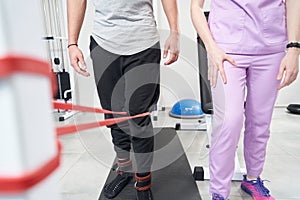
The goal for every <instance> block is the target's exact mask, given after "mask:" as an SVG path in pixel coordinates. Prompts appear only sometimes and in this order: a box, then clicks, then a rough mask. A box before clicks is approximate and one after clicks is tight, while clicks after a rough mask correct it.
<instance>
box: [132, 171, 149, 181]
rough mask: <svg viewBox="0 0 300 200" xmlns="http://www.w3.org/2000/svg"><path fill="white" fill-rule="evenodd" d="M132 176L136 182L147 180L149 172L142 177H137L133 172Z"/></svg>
mask: <svg viewBox="0 0 300 200" xmlns="http://www.w3.org/2000/svg"><path fill="white" fill-rule="evenodd" d="M134 178H135V180H136V181H138V182H143V181H147V180H149V179H150V178H151V173H150V174H149V175H147V176H144V177H139V176H138V175H137V173H135V175H134Z"/></svg>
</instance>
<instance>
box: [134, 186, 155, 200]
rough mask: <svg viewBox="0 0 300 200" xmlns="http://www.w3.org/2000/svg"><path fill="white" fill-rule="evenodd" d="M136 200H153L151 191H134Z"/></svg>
mask: <svg viewBox="0 0 300 200" xmlns="http://www.w3.org/2000/svg"><path fill="white" fill-rule="evenodd" d="M136 200H153V196H152V191H151V189H148V190H141V191H139V190H136Z"/></svg>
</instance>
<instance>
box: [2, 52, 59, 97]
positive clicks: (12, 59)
mask: <svg viewBox="0 0 300 200" xmlns="http://www.w3.org/2000/svg"><path fill="white" fill-rule="evenodd" d="M15 73H25V74H36V75H42V76H45V77H47V78H49V81H51V84H52V85H51V86H52V93H53V95H55V93H56V90H57V85H56V81H55V80H54V77H53V74H52V73H51V69H50V65H49V63H48V62H46V61H42V60H38V59H34V58H29V57H25V56H6V57H2V58H0V78H7V77H9V76H11V75H13V74H15Z"/></svg>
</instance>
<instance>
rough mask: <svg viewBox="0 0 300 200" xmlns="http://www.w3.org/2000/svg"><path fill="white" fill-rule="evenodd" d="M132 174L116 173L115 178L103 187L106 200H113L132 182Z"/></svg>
mask: <svg viewBox="0 0 300 200" xmlns="http://www.w3.org/2000/svg"><path fill="white" fill-rule="evenodd" d="M132 178H133V174H132V173H128V172H123V173H118V175H117V177H116V178H115V179H114V180H112V181H111V182H110V183H108V184H107V185H105V186H104V188H103V194H104V196H105V197H106V198H108V199H113V198H115V197H116V196H117V195H118V194H119V193H120V192H121V191H122V190H123V189H124V188H125V186H126V185H127V184H128V183H129V182H130V181H131V180H132Z"/></svg>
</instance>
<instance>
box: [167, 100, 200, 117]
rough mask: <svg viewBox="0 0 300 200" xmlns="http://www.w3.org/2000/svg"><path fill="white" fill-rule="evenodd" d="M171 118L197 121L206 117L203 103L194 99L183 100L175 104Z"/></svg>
mask: <svg viewBox="0 0 300 200" xmlns="http://www.w3.org/2000/svg"><path fill="white" fill-rule="evenodd" d="M169 115H170V116H171V117H176V118H183V119H195V118H200V117H203V116H204V113H203V111H202V109H201V103H200V102H198V101H196V100H194V99H183V100H180V101H178V102H177V103H175V104H174V105H173V107H172V109H171V111H170V113H169Z"/></svg>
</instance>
